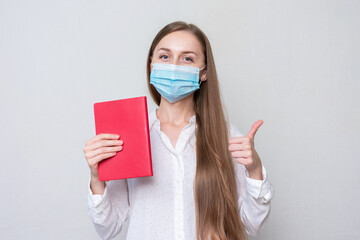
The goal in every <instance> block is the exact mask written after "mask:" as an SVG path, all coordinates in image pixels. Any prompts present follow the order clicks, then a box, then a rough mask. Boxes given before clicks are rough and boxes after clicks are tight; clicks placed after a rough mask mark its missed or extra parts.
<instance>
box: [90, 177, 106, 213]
mask: <svg viewBox="0 0 360 240" xmlns="http://www.w3.org/2000/svg"><path fill="white" fill-rule="evenodd" d="M88 202H89V207H90V209H92V210H93V211H94V212H95V213H96V214H99V213H101V212H102V211H103V210H104V209H106V208H107V206H108V205H109V196H108V193H107V186H106V184H105V190H104V194H103V195H101V194H94V193H93V192H92V191H91V188H90V180H89V185H88Z"/></svg>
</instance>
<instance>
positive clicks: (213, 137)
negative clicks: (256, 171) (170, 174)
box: [147, 21, 246, 240]
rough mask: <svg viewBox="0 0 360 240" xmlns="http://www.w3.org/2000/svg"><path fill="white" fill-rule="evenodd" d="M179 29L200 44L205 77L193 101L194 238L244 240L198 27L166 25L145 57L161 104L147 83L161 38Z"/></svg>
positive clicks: (211, 66)
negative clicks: (194, 121)
mask: <svg viewBox="0 0 360 240" xmlns="http://www.w3.org/2000/svg"><path fill="white" fill-rule="evenodd" d="M180 30H185V31H189V32H190V33H192V34H194V36H196V37H197V39H198V40H199V41H200V43H201V45H202V47H203V53H204V55H205V64H206V76H207V81H205V82H203V83H202V84H201V87H200V89H199V90H197V91H196V92H195V94H194V101H193V103H194V109H195V112H196V123H197V126H198V127H197V131H196V175H195V180H194V195H195V209H196V236H197V237H196V239H202V240H205V239H206V240H207V239H208V238H209V237H210V239H212V240H225V239H230V240H243V239H246V235H245V232H244V227H243V224H242V222H241V220H240V215H239V208H238V205H237V194H236V183H235V173H234V165H233V160H232V157H231V154H230V152H229V150H228V144H229V143H228V128H227V123H226V120H225V114H224V111H223V108H222V103H221V98H220V89H219V83H218V78H217V74H216V69H215V63H214V58H213V54H212V50H211V46H210V43H209V40H208V38H207V37H206V35H205V34H204V33H203V32H202V31H201V30H200V29H199V28H198V27H197V26H195V25H193V24H187V23H185V22H181V21H177V22H173V23H170V24H168V25H166V26H165V27H164V28H163V29H161V30H160V32H159V33H158V34H157V35H156V36H155V38H154V40H153V42H152V44H151V47H150V50H149V54H148V58H147V80H148V88H149V91H150V94H151V96H152V98H153V100H154V101H155V103H156V104H157V105H160V99H161V96H160V94H159V93H158V92H157V91H156V89H155V87H154V86H153V85H151V84H150V73H151V68H150V64H151V58H152V56H153V52H154V49H155V47H156V46H157V44H158V43H159V42H160V40H161V39H162V38H163V37H165V36H166V35H168V34H170V33H172V32H175V31H180Z"/></svg>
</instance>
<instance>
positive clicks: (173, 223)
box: [84, 22, 272, 240]
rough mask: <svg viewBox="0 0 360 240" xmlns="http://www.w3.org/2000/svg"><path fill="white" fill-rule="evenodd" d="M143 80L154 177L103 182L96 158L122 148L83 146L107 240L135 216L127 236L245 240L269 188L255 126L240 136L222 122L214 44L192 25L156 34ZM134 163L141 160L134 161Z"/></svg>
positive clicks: (97, 221)
mask: <svg viewBox="0 0 360 240" xmlns="http://www.w3.org/2000/svg"><path fill="white" fill-rule="evenodd" d="M147 80H148V87H149V90H150V93H151V96H152V98H153V99H154V101H155V102H156V104H157V105H158V106H159V107H158V108H157V109H156V110H155V111H153V112H152V113H150V114H149V127H150V139H151V152H152V162H153V176H152V177H145V178H136V179H127V180H118V181H110V182H107V183H105V182H100V181H99V179H98V174H97V166H98V163H99V162H100V161H102V160H103V159H106V158H108V157H111V156H113V155H115V154H116V152H118V151H121V149H122V147H121V146H122V144H123V141H122V140H120V139H119V136H117V135H114V134H99V135H97V136H95V137H93V138H91V139H90V140H88V141H87V142H86V145H85V147H84V152H85V156H86V159H87V162H88V165H89V167H90V170H91V180H90V188H89V199H88V200H89V205H88V206H89V207H88V213H89V215H90V217H91V219H92V221H93V223H94V225H95V228H96V230H97V232H98V233H99V235H100V236H101V237H102V238H103V239H110V238H112V237H114V236H116V235H117V234H118V233H119V231H120V229H121V226H122V224H123V222H124V221H125V220H126V219H127V218H128V217H130V225H129V229H128V233H127V239H234V240H235V239H236V240H239V239H246V233H248V234H250V235H255V234H257V233H258V232H259V231H260V230H261V228H262V226H263V223H264V221H265V220H266V219H267V217H268V215H269V212H270V199H271V198H272V187H271V185H270V183H269V182H268V181H267V180H266V172H265V169H264V167H263V166H262V164H261V160H260V158H259V156H258V154H257V153H256V151H255V149H254V135H255V133H256V131H257V129H258V128H259V127H260V125H261V124H262V121H258V122H256V123H255V124H254V125H253V127H252V128H251V130H250V132H249V133H248V134H247V135H246V136H244V137H241V134H240V133H239V131H238V130H237V129H236V128H235V127H234V126H233V125H232V124H230V123H229V124H228V123H227V122H226V120H225V116H224V112H223V109H222V104H221V99H220V91H219V86H218V79H217V74H216V69H215V64H214V59H213V56H212V51H211V47H210V43H209V41H208V39H207V37H206V36H205V34H204V33H203V32H202V31H201V30H200V29H199V28H198V27H196V26H195V25H192V24H187V23H184V22H173V23H171V24H168V25H167V26H165V27H164V28H163V29H162V30H160V32H159V33H158V34H157V35H156V37H155V39H154V40H153V43H152V45H151V47H150V50H149V55H148V59H147ZM134 158H135V159H134V160H136V156H134Z"/></svg>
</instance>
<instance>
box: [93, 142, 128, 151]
mask: <svg viewBox="0 0 360 240" xmlns="http://www.w3.org/2000/svg"><path fill="white" fill-rule="evenodd" d="M123 143H124V142H123V141H122V140H101V141H98V142H95V143H93V144H92V145H89V146H87V149H88V150H95V149H98V148H101V147H112V146H121V145H123Z"/></svg>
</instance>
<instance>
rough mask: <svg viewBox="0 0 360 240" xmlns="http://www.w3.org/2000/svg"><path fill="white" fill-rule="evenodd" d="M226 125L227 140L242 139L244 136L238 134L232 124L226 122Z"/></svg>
mask: <svg viewBox="0 0 360 240" xmlns="http://www.w3.org/2000/svg"><path fill="white" fill-rule="evenodd" d="M227 125H228V134H229V138H232V137H243V136H244V135H243V134H242V133H241V132H240V130H239V129H238V128H237V127H236V125H235V124H233V123H232V122H227Z"/></svg>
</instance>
